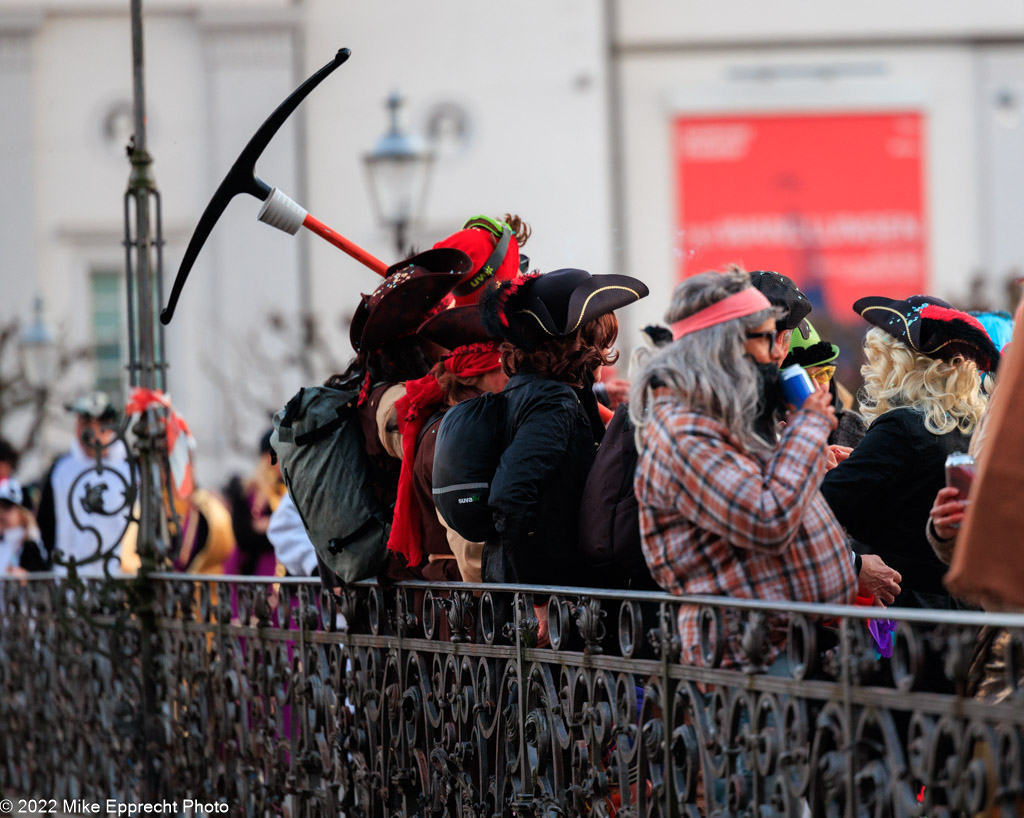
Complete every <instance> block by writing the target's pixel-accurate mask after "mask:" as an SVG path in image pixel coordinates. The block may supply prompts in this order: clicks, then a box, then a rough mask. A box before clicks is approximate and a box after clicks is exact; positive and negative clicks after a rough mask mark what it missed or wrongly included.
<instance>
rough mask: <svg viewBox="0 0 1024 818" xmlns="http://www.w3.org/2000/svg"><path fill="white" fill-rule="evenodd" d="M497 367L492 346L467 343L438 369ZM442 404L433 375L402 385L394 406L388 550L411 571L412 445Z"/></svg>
mask: <svg viewBox="0 0 1024 818" xmlns="http://www.w3.org/2000/svg"><path fill="white" fill-rule="evenodd" d="M499 366H501V360H500V359H499V358H498V355H497V347H496V346H495V345H494V344H471V345H469V346H462V347H457V348H456V349H455V350H453V351H452V353H451V354H450V355H447V356H445V357H444V358H442V359H441V361H440V363H439V364H438V367H440V368H441V369H442V370H444V371H448V372H451V373H452V374H453V375H458V376H460V377H463V378H473V377H476V376H477V375H485V374H487V373H488V372H492V371H493V370H495V369H497V368H498V367H499ZM444 405H445V398H444V394H443V393H442V392H441V387H440V385H439V384H438V382H437V378H436V377H435V376H434V373H433V372H430V373H428V374H427V375H424V376H423V377H422V378H419V379H417V380H415V381H406V382H405V396H404V397H402V398H401V399H400V400H399V401H398V403H396V404H395V410H396V413H397V415H398V431H399V433H400V434H401V435H402V470H401V472H400V473H399V475H398V498H397V499H396V501H395V517H394V521H393V522H392V524H391V536H390V537H389V538H388V548H389V549H390V550H391V551H395V552H397V553H399V554H401V555H402V556H403V557H405V560H406V562H407V563H408V564H409V565H410V566H411V567H413V568H417V567H419V564H420V563H421V562H422V561H423V543H422V540H421V529H420V521H421V519H422V518H421V516H420V514H421V512H420V504H419V501H418V500H417V499H416V492H415V487H414V485H413V468H414V466H415V465H416V446H417V444H418V443H419V439H420V432H421V431H423V425H424V424H425V423H426V422H427V421H428V420H429V419H430V417H431V416H432V415H433V414H434V412H436V411H437V410H438V409H440V408H441V407H442V406H444Z"/></svg>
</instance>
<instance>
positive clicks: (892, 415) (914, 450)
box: [821, 408, 971, 608]
mask: <svg viewBox="0 0 1024 818" xmlns="http://www.w3.org/2000/svg"><path fill="white" fill-rule="evenodd" d="M970 441H971V438H970V436H969V435H964V434H962V433H960V432H958V431H953V432H949V433H948V434H944V435H934V434H932V433H931V432H929V431H928V430H927V429H926V428H925V425H924V415H923V414H921V413H920V412H918V411H916V410H914V409H910V408H901V409H894V410H892V411H890V412H886V413H885V414H884V415H881V416H879V417H878V418H876V419H875V421H874V423H872V424H871V426H870V427H868V432H867V434H866V435H865V436H864V439H863V440H861V441H860V443H859V444H857V447H856V448H855V449H854V450H853V453H852V454H851V455H850V457H849V458H848V459H847V460H845V461H843V462H842V463H840V464H839V465H838V466H837V467H836V468H834V469H832V470H831V471H830V472H828V473H827V474H826V475H825V479H824V482H823V483H822V486H821V493H822V494H823V495H824V496H825V499H826V500H827V501H828V504H829V505H830V506H831V507H832V511H833V512H834V513H835V515H836V518H837V519H838V520H839V522H840V523H841V524H842V525H843V527H844V528H845V529H846V530H847V532H849V534H850V535H851V536H852V537H853V538H854V539H855V540H857V541H858V542H860V543H863V544H864V546H866V547H867V548H866V551H867V552H869V553H875V554H878V556H880V557H881V558H882V559H883V560H885V562H886V564H888V565H889V566H890V567H892V568H895V569H896V570H897V571H899V572H900V574H902V575H903V581H902V583H901V585H900V587H901V589H902V590H901V593H900V595H899V596H898V597H896V602H895V604H896V605H900V606H903V607H912V608H919V607H920V608H949V607H955V603H954V602H953V600H952V599H951V597H950V596H949V593H948V592H947V591H946V589H945V588H944V587H943V585H942V577H943V576H944V575H945V573H946V566H945V565H944V564H943V563H942V562H940V561H939V559H938V557H936V556H935V553H934V551H932V548H931V546H930V545H929V544H928V540H927V539H926V538H925V524H926V523H927V522H928V512H929V511H930V510H931V507H932V503H933V502H934V500H935V495H936V494H937V493H938V491H939V489H940V488H942V487H943V486H944V485H945V484H946V479H945V461H946V456H947V455H948V454H950V453H952V452H966V451H967V446H968V445H969V444H970Z"/></svg>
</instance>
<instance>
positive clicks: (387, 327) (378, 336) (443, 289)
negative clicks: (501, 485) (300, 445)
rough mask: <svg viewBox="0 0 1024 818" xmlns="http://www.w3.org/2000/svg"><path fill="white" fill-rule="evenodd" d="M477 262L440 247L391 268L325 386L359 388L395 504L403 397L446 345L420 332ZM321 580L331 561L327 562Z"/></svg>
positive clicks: (377, 466) (361, 411)
mask: <svg viewBox="0 0 1024 818" xmlns="http://www.w3.org/2000/svg"><path fill="white" fill-rule="evenodd" d="M471 269H472V263H471V262H470V260H469V257H468V256H467V255H466V254H465V253H463V252H462V251H461V250H455V249H451V248H439V249H434V250H427V251H425V252H423V253H419V254H417V255H414V256H411V257H410V258H407V259H405V260H404V261H400V262H399V263H398V264H394V265H392V266H391V267H389V268H388V271H387V276H386V277H385V279H384V281H383V283H382V284H381V285H380V286H378V287H377V289H375V290H374V291H373V292H372V293H370V294H369V295H365V294H364V295H363V297H362V300H361V301H360V302H359V306H358V307H357V308H356V312H355V315H353V317H352V324H351V327H350V330H349V339H350V340H351V342H352V348H353V349H354V350H355V352H356V356H355V358H354V359H353V360H352V362H351V363H350V364H349V367H348V369H347V370H346V371H345V372H343V373H340V374H336V375H332V376H331V377H330V378H328V379H327V381H326V383H325V385H326V386H332V387H335V388H339V389H353V388H355V387H357V386H358V387H359V389H360V394H359V402H358V403H359V406H358V417H359V425H360V427H361V429H362V432H363V439H364V443H365V447H366V454H367V456H368V461H369V470H370V479H371V481H372V485H373V490H374V492H375V493H376V495H377V499H378V500H379V501H380V503H381V505H382V506H383V507H385V508H392V509H393V508H394V505H395V499H396V497H397V492H398V476H399V472H400V470H401V465H402V436H401V434H400V432H399V430H398V416H397V411H396V408H395V407H396V404H397V403H398V401H399V400H401V398H403V397H404V396H405V383H406V381H410V380H416V379H417V378H422V377H423V376H424V375H426V374H427V373H428V372H429V371H430V369H431V367H432V366H433V365H434V363H435V362H436V359H437V357H438V354H439V353H440V350H439V349H438V348H437V347H435V346H433V345H432V344H430V342H428V341H426V340H424V339H422V338H420V337H419V336H418V335H416V330H417V328H418V327H419V326H420V324H422V323H423V321H424V320H425V319H426V318H427V317H428V316H429V315H431V314H432V313H434V312H439V311H440V310H442V309H445V308H447V307H448V306H450V299H449V297H448V296H449V293H450V292H451V290H452V288H453V287H454V286H455V285H456V284H458V283H459V282H460V281H461V280H462V279H463V278H464V277H465V276H466V275H467V274H468V273H470V272H471ZM320 571H321V579H323V578H324V577H325V576H326V573H325V572H326V566H321V568H320Z"/></svg>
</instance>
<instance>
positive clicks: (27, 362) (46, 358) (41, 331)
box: [19, 295, 59, 392]
mask: <svg viewBox="0 0 1024 818" xmlns="http://www.w3.org/2000/svg"><path fill="white" fill-rule="evenodd" d="M19 340H20V344H21V355H22V364H23V365H24V367H25V380H26V381H27V382H28V385H29V386H30V387H32V389H34V390H36V391H37V392H45V391H46V390H47V389H48V388H49V387H50V386H51V385H52V384H53V379H54V378H55V377H56V375H57V365H58V354H59V353H58V350H57V344H56V343H55V341H54V339H53V332H52V331H51V330H50V327H49V326H48V325H47V323H46V321H45V320H44V318H43V299H42V296H38V295H37V296H36V299H35V302H34V304H33V318H32V323H31V324H29V325H28V326H27V327H25V330H24V331H23V332H22V333H21V338H20V339H19Z"/></svg>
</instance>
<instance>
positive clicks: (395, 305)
mask: <svg viewBox="0 0 1024 818" xmlns="http://www.w3.org/2000/svg"><path fill="white" fill-rule="evenodd" d="M471 268H472V262H471V261H470V259H469V256H467V255H466V254H465V253H463V252H462V251H461V250H454V249H451V248H448V247H442V248H437V249H433V250H427V251H425V252H423V253H419V254H417V255H415V256H411V257H410V258H407V259H405V260H404V261H401V262H399V263H398V264H394V265H392V266H391V267H389V268H388V271H387V277H386V278H385V279H384V282H383V283H382V284H381V285H380V286H379V287H378V288H377V289H376V290H374V292H373V293H372V294H371V295H369V296H364V297H363V300H362V301H361V302H360V303H359V306H358V307H357V308H356V312H355V314H354V315H353V316H352V324H351V326H350V328H349V340H350V341H351V343H352V348H353V349H354V350H356V351H357V352H360V351H363V350H369V349H378V348H379V347H380V346H381V345H382V344H384V343H385V342H387V341H389V340H394V339H395V338H400V337H403V336H405V335H410V334H412V333H414V332H415V331H416V329H417V327H418V326H419V325H420V324H421V323H422V322H423V319H424V317H425V316H426V315H427V314H428V313H429V312H430V311H431V310H432V309H434V308H435V307H437V305H438V304H440V303H441V301H442V300H443V299H444V297H445V296H446V295H448V293H450V292H451V291H452V288H453V287H454V286H455V285H456V284H458V283H459V281H460V280H461V279H462V278H463V277H464V276H465V275H466V273H468V272H469V271H470V269H471ZM371 301H374V305H373V306H372V307H371V306H370V302H371Z"/></svg>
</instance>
